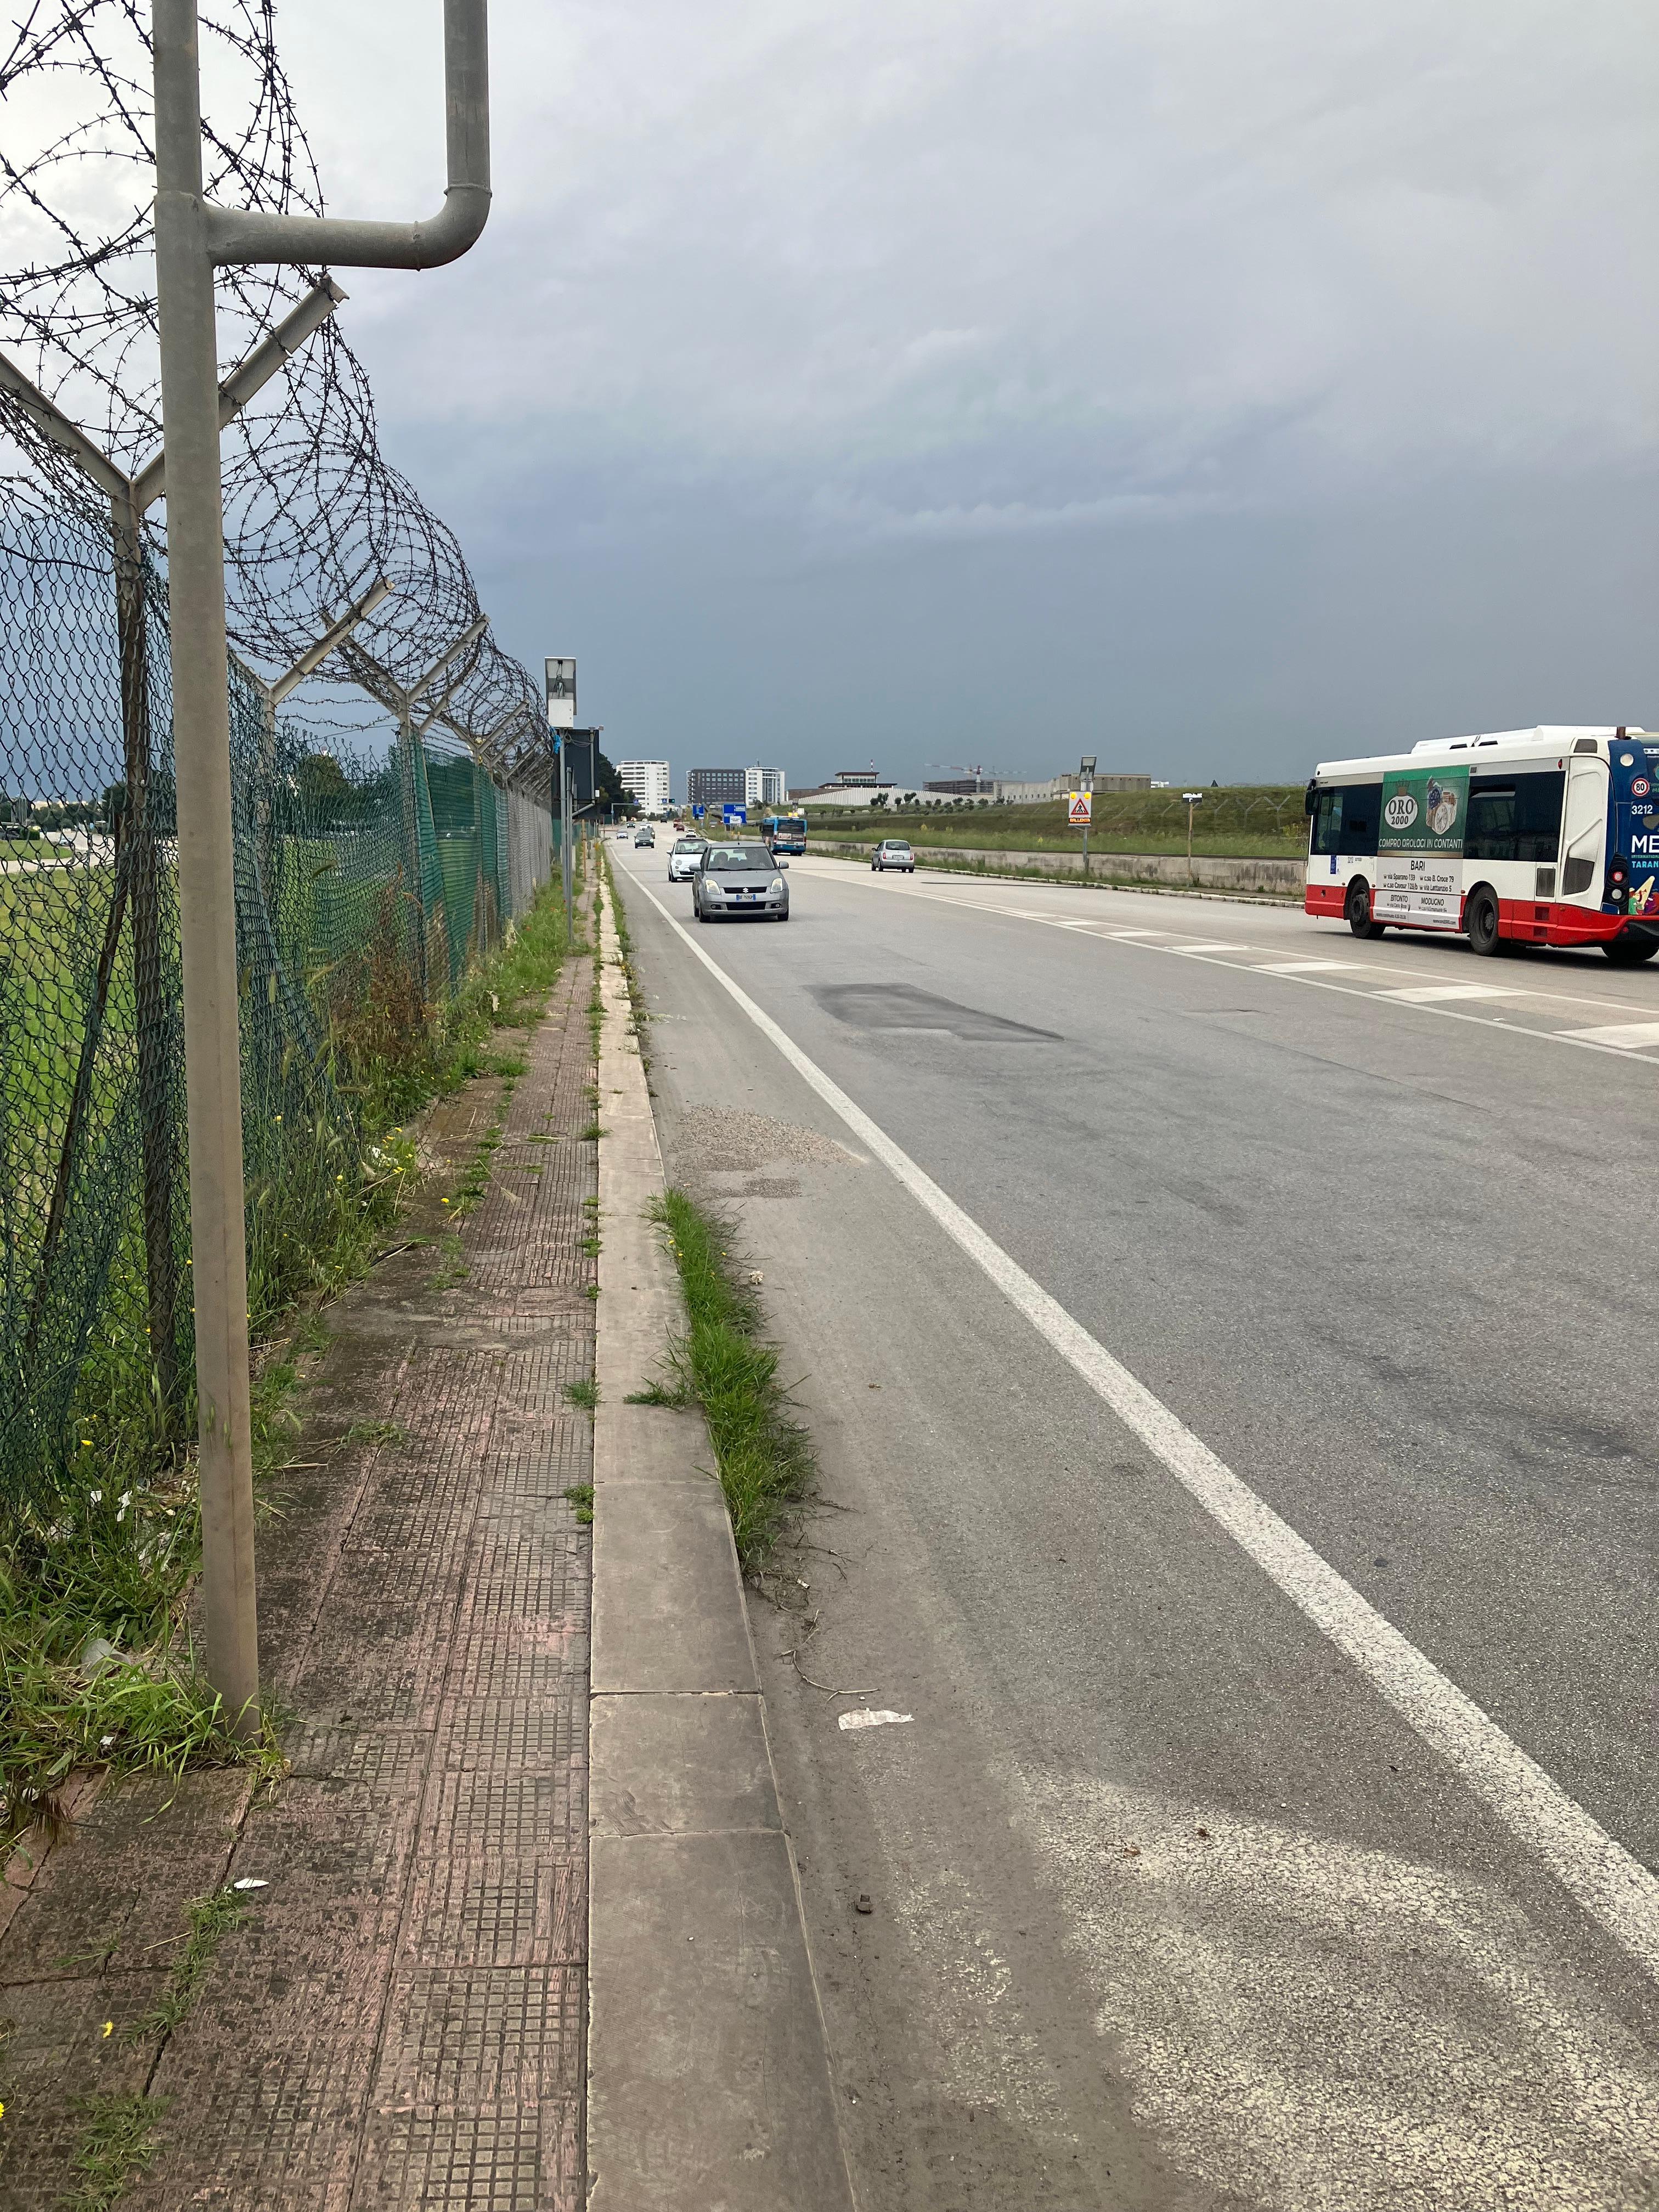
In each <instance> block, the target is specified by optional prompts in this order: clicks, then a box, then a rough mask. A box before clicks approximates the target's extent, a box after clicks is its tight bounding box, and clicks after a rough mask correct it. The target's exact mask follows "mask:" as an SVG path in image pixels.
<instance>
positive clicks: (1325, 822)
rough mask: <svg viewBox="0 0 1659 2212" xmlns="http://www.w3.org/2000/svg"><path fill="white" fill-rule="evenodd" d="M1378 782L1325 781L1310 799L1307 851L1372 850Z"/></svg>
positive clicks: (1374, 849) (1381, 789)
mask: <svg viewBox="0 0 1659 2212" xmlns="http://www.w3.org/2000/svg"><path fill="white" fill-rule="evenodd" d="M1382 794H1383V787H1382V785H1381V784H1380V783H1339V784H1334V785H1328V786H1327V787H1325V788H1324V789H1323V790H1322V791H1321V792H1320V793H1319V796H1318V798H1317V799H1316V800H1315V802H1314V814H1313V834H1312V838H1311V841H1310V844H1309V847H1308V850H1309V851H1310V853H1356V854H1358V853H1374V852H1375V851H1376V818H1377V808H1378V802H1379V801H1380V799H1381V798H1382Z"/></svg>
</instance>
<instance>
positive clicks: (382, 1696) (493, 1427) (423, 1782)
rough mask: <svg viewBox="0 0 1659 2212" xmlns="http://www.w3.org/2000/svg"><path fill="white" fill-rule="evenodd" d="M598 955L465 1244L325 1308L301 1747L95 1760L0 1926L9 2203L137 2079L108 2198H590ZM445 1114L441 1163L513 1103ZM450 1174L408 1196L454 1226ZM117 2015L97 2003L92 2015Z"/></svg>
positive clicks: (63, 2175)
mask: <svg viewBox="0 0 1659 2212" xmlns="http://www.w3.org/2000/svg"><path fill="white" fill-rule="evenodd" d="M591 981H592V966H591V963H590V961H589V959H588V958H587V957H586V956H584V955H582V954H580V953H579V954H577V955H575V956H574V957H572V958H571V959H570V960H569V961H568V963H566V967H565V969H564V972H563V974H562V977H561V979H560V981H559V984H558V987H557V988H556V992H555V994H554V997H553V1000H552V1003H551V1006H550V1011H549V1014H548V1017H547V1018H546V1019H545V1020H544V1022H543V1023H542V1024H541V1025H540V1026H539V1028H538V1030H536V1031H535V1032H534V1033H533V1035H532V1036H531V1037H530V1038H529V1039H527V1040H526V1049H527V1054H528V1060H529V1065H528V1068H527V1071H526V1073H525V1075H524V1076H523V1077H522V1078H521V1079H520V1082H519V1084H518V1086H517V1089H516V1091H514V1093H513V1097H512V1099H511V1101H510V1103H509V1104H508V1106H507V1112H506V1115H505V1121H504V1127H503V1142H502V1145H501V1149H500V1150H499V1151H498V1152H496V1154H495V1162H494V1167H493V1171H492V1174H491V1176H490V1181H489V1188H488V1190H487V1192H486V1194H485V1195H484V1197H483V1200H482V1201H481V1203H480V1204H479V1206H477V1210H476V1211H475V1212H473V1213H471V1215H470V1216H469V1217H468V1218H466V1219H465V1221H464V1222H463V1223H462V1224H461V1225H460V1227H459V1238H460V1253H459V1259H458V1260H457V1259H455V1258H454V1257H453V1255H452V1254H449V1253H446V1252H445V1251H444V1250H443V1249H442V1248H441V1247H440V1246H439V1245H437V1244H436V1243H427V1244H425V1245H424V1246H423V1247H422V1248H419V1249H412V1250H406V1251H404V1252H403V1253H401V1254H400V1255H398V1256H397V1257H395V1258H392V1259H389V1260H388V1261H386V1263H385V1264H384V1265H382V1266H381V1267H379V1268H377V1269H376V1270H375V1272H374V1274H373V1275H372V1276H371V1277H370V1278H369V1279H368V1280H367V1281H366V1282H364V1283H362V1284H361V1285H357V1286H356V1289H355V1290H353V1291H350V1292H349V1293H348V1294H347V1296H346V1297H343V1298H342V1299H341V1300H340V1301H338V1302H337V1304H335V1305H334V1306H332V1307H331V1308H330V1309H329V1310H328V1314H327V1320H328V1322H329V1324H330V1327H331V1331H332V1332H333V1334H332V1341H331V1346H330V1348H329V1350H328V1352H327V1353H326V1355H325V1358H324V1359H323V1361H322V1363H321V1366H320V1370H319V1371H318V1373H317V1374H316V1376H315V1377H314V1380H313V1381H312V1383H311V1384H310V1387H309V1388H308V1389H307V1392H306V1393H305V1395H304V1397H303V1399H302V1401H301V1410H302V1411H303V1413H304V1415H305V1429H304V1433H303V1437H302V1438H301V1441H300V1443H299V1444H298V1445H297V1447H296V1449H295V1454H294V1457H295V1462H296V1466H295V1468H294V1469H293V1470H292V1471H291V1473H290V1474H289V1476H288V1477H287V1479H286V1480H285V1481H284V1483H283V1489H284V1491H285V1492H286V1493H287V1495H286V1498H285V1503H284V1508H283V1515H282V1517H280V1518H277V1519H274V1520H271V1521H268V1522H266V1523H265V1524H264V1527H263V1528H262V1529H261V1531H260V1537H259V1568H260V1596H261V1624H260V1625H261V1632H262V1644H263V1656H264V1672H265V1679H266V1680H267V1682H268V1683H269V1684H270V1685H271V1686H272V1687H273V1688H274V1689H275V1691H276V1694H277V1697H278V1699H280V1700H281V1701H282V1702H283V1704H284V1705H286V1706H287V1707H288V1708H289V1710H290V1711H292V1712H293V1714H294V1715H295V1719H294V1721H293V1723H292V1724H291V1726H290V1727H289V1729H287V1731H286V1733H285V1738H284V1741H285V1747H286V1748H287V1750H288V1752H289V1757H290V1759H291V1761H292V1771H291V1772H290V1773H289V1774H288V1775H286V1776H285V1777H284V1778H283V1779H282V1780H281V1781H280V1782H279V1783H278V1784H276V1786H275V1787H274V1789H273V1790H270V1791H268V1792H266V1791H261V1792H260V1794H259V1797H258V1801H257V1802H253V1803H252V1805H250V1803H249V1802H248V1796H249V1793H248V1787H247V1784H246V1780H245V1778H243V1777H242V1776H240V1775H238V1774H234V1773H231V1774H205V1775H196V1776H191V1778H189V1779H188V1781H187V1782H186V1784H185V1787H184V1788H183V1789H182V1790H180V1791H179V1796H178V1799H177V1802H176V1803H175V1804H174V1805H173V1807H172V1808H171V1809H170V1810H167V1811H166V1812H162V1811H161V1810H160V1809H159V1808H160V1807H161V1802H162V1800H163V1799H164V1797H165V1796H167V1791H166V1790H163V1789H161V1788H160V1787H158V1786H156V1785H155V1784H144V1785H131V1786H128V1787H125V1788H122V1789H118V1790H110V1791H107V1792H106V1794H105V1795H104V1796H103V1797H102V1798H101V1799H100V1802H98V1804H97V1805H96V1807H95V1808H94V1811H93V1813H92V1814H91V1816H90V1817H89V1819H88V1821H87V1823H86V1825H85V1826H84V1827H83V1828H82V1831H81V1832H80V1833H79V1835H78V1837H77V1838H76V1841H75V1842H74V1843H73V1844H70V1845H69V1846H67V1847H63V1848H59V1849H58V1850H54V1851H53V1852H52V1855H51V1857H50V1858H49V1859H48V1860H47V1862H46V1865H45V1866H44V1868H43V1869H41V1871H40V1875H39V1876H38V1878H37V1879H36V1880H35V1881H33V1883H32V1884H31V1886H30V1887H29V1888H28V1890H27V1893H26V1894H25V1895H24V1897H23V1899H22V1900H21V1904H20V1905H19V1906H18V1909H17V1910H16V1911H15V1915H14V1916H13V1918H12V1921H11V1924H10V1926H9V1929H8V1930H7V1932H6V1935H5V1938H4V1941H3V1943H0V2017H9V2018H10V2019H11V2020H12V2021H15V2023H16V2026H15V2033H13V2034H12V2035H11V2036H10V2037H9V2039H8V2041H7V2044H6V2047H5V2056H4V2062H3V2063H4V2070H5V2074H6V2077H7V2078H6V2081H5V2084H4V2095H5V2100H6V2105H7V2112H6V2116H5V2120H4V2123H3V2126H0V2201H3V2203H5V2205H6V2206H7V2207H8V2208H9V2212H46V2208H47V2207H50V2206H52V2205H54V2204H56V2203H57V2202H58V2199H59V2197H60V2194H61V2193H62V2192H63V2191H65V2190H66V2189H67V2188H68V2187H69V2186H70V2171H69V2161H70V2156H71V2154H72V2151H73V2148H74V2145H75V2142H76V2139H77V2137H78V2136H79V2134H80V2131H81V2130H82V2128H83V2127H84V2125H85V2124H86V2121H85V2116H84V2114H77V2113H76V2112H75V2111H73V2110H72V2109H71V2100H72V2099H74V2098H76V2097H79V2096H84V2095H86V2094H88V2093H93V2092H105V2093H108V2092H111V2091H118V2092H123V2093H133V2092H144V2093H148V2094H149V2096H150V2097H151V2098H153V2099H155V2100H167V2103H166V2105H165V2107H164V2108H163V2107H161V2106H160V2105H159V2101H158V2112H157V2120H156V2125H157V2127H158V2130H159V2138H160V2141H159V2148H158V2149H157V2152H156V2155H155V2162H154V2165H153V2166H151V2168H150V2170H149V2173H148V2174H147V2175H145V2176H143V2177H142V2178H140V2179H137V2180H135V2182H134V2183H133V2185H132V2186H131V2190H130V2191H129V2193H128V2194H127V2195H126V2196H125V2197H123V2198H122V2199H121V2203H122V2206H123V2212H126V2208H128V2207H131V2208H132V2212H177V2208H179V2207H180V2206H183V2205H186V2204H189V2205H197V2206H222V2207H234V2208H238V2212H241V2208H246V2212H252V2208H255V2207H257V2208H258V2212H301V2208H304V2212H368V2208H371V2207H380V2206H387V2207H389V2206H399V2207H404V2206H415V2205H433V2206H435V2205H439V2204H456V2205H459V2204H471V2205H486V2204H487V2205H489V2207H491V2208H492V2212H509V2208H510V2212H532V2208H534V2212H549V2208H553V2209H554V2212H566V2208H571V2212H574V2208H575V2207H576V2206H578V2205H580V2203H581V2201H582V2140H581V2137H582V2124H583V2105H582V2049H583V2038H584V2032H585V2024H586V1690H587V1682H586V1638H587V1614H588V1574H589V1553H588V1533H587V1530H586V1528H584V1527H582V1526H580V1525H579V1523H578V1521H577V1518H576V1513H575V1510H574V1507H573V1506H572V1504H570V1503H569V1502H568V1501H567V1499H566V1498H565V1495H564V1493H565V1492H566V1491H567V1490H568V1489H569V1488H571V1487H573V1486H576V1485H579V1484H585V1483H586V1482H588V1481H589V1480H591V1469H592V1428H591V1422H590V1417H589V1415H588V1413H586V1411H584V1410H582V1409H580V1408H577V1407H572V1406H570V1405H569V1404H568V1402H566V1401H564V1398H563V1385H564V1384H565V1383H568V1382H570V1381H573V1380H575V1379H577V1378H579V1377H586V1376H588V1375H590V1374H591V1373H592V1346H593V1315H594V1306H593V1300H592V1280H593V1266H592V1259H591V1257H590V1256H589V1253H588V1252H587V1250H586V1249H584V1247H585V1242H586V1240H587V1239H588V1238H589V1237H590V1236H591V1229H592V1223H591V1219H590V1218H589V1217H588V1214H587V1212H586V1206H585V1201H586V1202H589V1203H591V1201H592V1198H593V1196H594V1193H595V1187H596V1168H595V1161H594V1147H593V1146H592V1144H591V1142H586V1141H584V1140H583V1139H582V1138H581V1135H580V1132H581V1131H582V1130H583V1129H584V1128H585V1127H586V1125H587V1124H588V1122H589V1121H591V1119H592V1103H591V1097H590V1094H589V1092H588V1089H587V1086H588V1084H589V1082H590V1080H591V1078H592V1059H591V1050H592V1046H591V1034H590V1030H589V1028H588V1023H587V1018H586V1000H587V998H588V995H589V992H590V989H591ZM499 1103H500V1085H490V1084H477V1085H471V1086H470V1087H469V1090H468V1091H466V1092H465V1093H464V1094H462V1096H461V1097H459V1099H457V1100H455V1101H453V1102H451V1103H449V1104H447V1106H446V1107H444V1108H441V1109H440V1110H439V1112H438V1114H437V1115H435V1119H434V1121H433V1123H432V1125H431V1128H430V1132H429V1133H430V1135H431V1137H432V1138H433V1139H434V1141H435V1146H436V1148H437V1149H438V1150H439V1151H440V1152H441V1154H442V1155H444V1156H445V1157H447V1159H448V1160H449V1161H450V1162H451V1163H452V1164H453V1166H454V1167H455V1168H458V1169H459V1167H461V1166H462V1165H464V1164H465V1163H466V1162H468V1161H470V1159H471V1157H472V1156H473V1154H474V1152H476V1149H477V1144H478V1142H479V1140H480V1139H482V1138H483V1136H484V1135H485V1134H486V1133H487V1131H488V1129H489V1127H490V1126H491V1124H492V1122H493V1121H494V1119H495V1115H496V1113H497V1112H498V1111H499ZM446 1224H447V1212H446V1210H445V1209H444V1208H442V1207H441V1206H440V1205H439V1204H438V1202H437V1200H436V1198H435V1196H434V1197H432V1198H429V1199H428V1200H424V1201H422V1206H421V1207H419V1208H417V1211H416V1217H415V1219H414V1222H413V1223H412V1224H410V1225H404V1228H403V1230H402V1231H401V1234H402V1235H404V1236H407V1235H408V1234H409V1233H410V1228H411V1227H413V1228H416V1229H419V1228H426V1229H427V1230H428V1231H429V1232H430V1231H435V1230H437V1229H440V1228H442V1227H443V1226H445V1225H446ZM242 1877H247V1878H251V1879H252V1880H254V1881H260V1882H264V1883H266V1884H268V1885H269V1887H265V1888H263V1889H260V1890H257V1891H254V1892H251V1893H249V1899H250V1906H251V1909H250V1911H249V1916H248V1918H247V1920H246V1923H245V1924H244V1925H243V1926H241V1927H240V1928H238V1929H233V1930H232V1931H231V1932H230V1933H229V1934H228V1935H227V1936H225V1937H224V1938H223V1940H222V1943H221V1946H220V1948H219V1951H218V1954H217V1957H216V1960H215V1961H214V1963H213V1965H212V1966H211V1967H210V1970H209V1972H208V1975H207V1977H206V1978H205V1980H204V1984H203V1986H202V1990H201V1993H200V1996H199V1997H198V1999H197V2002H196V2004H195V2007H194V2008H193V2010H192V2011H191V2013H190V2014H189V2015H188V2017H186V2018H185V2020H184V2021H183V2022H182V2023H181V2024H180V2025H179V2027H176V2028H175V2029H174V2030H173V2032H172V2033H171V2034H169V2035H155V2036H150V2037H148V2038H145V2039H141V2040H139V2041H138V2042H137V2044H136V2045H133V2044H130V2043H129V2042H128V2041H127V2040H126V2038H125V2034H124V2030H125V2028H126V2027H128V2025H129V2024H130V2023H131V2022H133V2021H136V2020H137V2017H138V2016H139V2015H141V2014H142V2013H143V2011H144V2010H145V2008H147V2007H148V2006H149V2005H150V2004H152V2003H153V2002H154V2001H155V1997H156V1996H157V1995H158V1993H159V1991H160V1990H161V1985H162V1982H163V1978H164V1976H163V1972H162V1969H163V1968H164V1967H165V1966H166V1965H167V1962H168V1961H169V1960H170V1959H171V1958H172V1957H173V1955H174V1954H175V1951H176V1947H177V1944H178V1942H179V1937H180V1936H181V1934H182V1932H183V1929H184V1924H185V1912H186V1910H187V1907H188V1905H189V1903H190V1901H191V1899H195V1898H199V1897H202V1896H204V1895H206V1894H208V1893H211V1892H213V1891H215V1890H217V1889H220V1888H222V1887H223V1885H224V1884H225V1882H226V1881H235V1880H237V1879H239V1878H242ZM105 2021H111V2022H112V2030H111V2032H110V2033H108V2034H106V2033H105V2032H104V2027H103V2023H104V2022H105Z"/></svg>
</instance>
